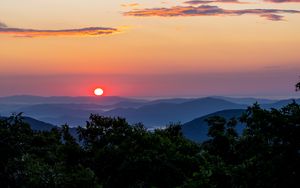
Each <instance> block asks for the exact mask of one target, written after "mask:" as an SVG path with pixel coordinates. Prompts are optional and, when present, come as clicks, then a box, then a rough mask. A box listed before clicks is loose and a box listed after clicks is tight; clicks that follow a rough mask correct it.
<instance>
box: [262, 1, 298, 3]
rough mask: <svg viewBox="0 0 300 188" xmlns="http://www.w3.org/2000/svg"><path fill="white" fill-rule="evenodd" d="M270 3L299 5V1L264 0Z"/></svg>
mask: <svg viewBox="0 0 300 188" xmlns="http://www.w3.org/2000/svg"><path fill="white" fill-rule="evenodd" d="M264 1H268V2H272V3H300V0H264Z"/></svg>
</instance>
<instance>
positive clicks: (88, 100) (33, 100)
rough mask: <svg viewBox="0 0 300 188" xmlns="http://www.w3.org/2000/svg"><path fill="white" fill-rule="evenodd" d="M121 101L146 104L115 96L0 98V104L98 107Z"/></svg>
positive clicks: (21, 96)
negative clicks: (92, 105) (84, 105)
mask: <svg viewBox="0 0 300 188" xmlns="http://www.w3.org/2000/svg"><path fill="white" fill-rule="evenodd" d="M123 101H131V102H147V101H146V100H141V99H130V98H124V97H115V96H101V97H97V96H93V97H88V96H86V97H69V96H53V97H41V96H31V95H17V96H8V97H0V104H31V105H33V104H45V103H46V104H70V103H72V104H78V103H79V104H99V105H112V104H116V103H119V102H123Z"/></svg>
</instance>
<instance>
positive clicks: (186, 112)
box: [0, 95, 300, 128]
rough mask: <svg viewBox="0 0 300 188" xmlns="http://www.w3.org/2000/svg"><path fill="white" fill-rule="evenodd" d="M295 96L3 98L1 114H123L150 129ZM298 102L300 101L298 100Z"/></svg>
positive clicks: (57, 121) (73, 121)
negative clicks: (274, 98) (144, 98)
mask: <svg viewBox="0 0 300 188" xmlns="http://www.w3.org/2000/svg"><path fill="white" fill-rule="evenodd" d="M291 101H292V99H287V100H269V99H256V98H231V97H222V96H216V97H206V98H171V99H158V100H143V99H132V98H124V97H108V96H105V97H39V96H28V95H20V96H10V97H0V115H2V116H9V115H11V114H12V113H13V112H15V113H19V112H23V113H24V115H25V116H29V117H32V118H35V119H38V120H41V121H44V122H49V123H50V124H53V125H62V124H69V125H70V126H79V125H80V126H84V125H85V124H86V121H87V120H88V118H89V115H90V114H91V113H93V114H99V115H103V116H120V117H124V118H126V119H127V120H128V121H129V123H138V122H141V123H143V124H144V125H145V126H146V127H148V128H155V127H163V126H165V125H167V124H169V123H170V122H181V123H186V122H188V121H190V120H192V119H195V118H198V117H202V116H205V115H208V114H211V113H214V112H218V111H222V110H232V109H246V108H247V106H249V105H251V104H253V103H254V102H258V103H260V104H261V106H262V107H263V108H267V109H269V108H280V107H282V106H284V105H286V104H288V103H290V102H291ZM297 102H300V100H299V99H297Z"/></svg>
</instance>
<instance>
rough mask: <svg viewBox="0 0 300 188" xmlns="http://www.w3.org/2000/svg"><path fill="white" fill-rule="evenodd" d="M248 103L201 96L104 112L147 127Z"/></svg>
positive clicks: (183, 120)
mask: <svg viewBox="0 0 300 188" xmlns="http://www.w3.org/2000/svg"><path fill="white" fill-rule="evenodd" d="M245 108H246V105H240V104H235V103H231V102H228V101H225V100H221V99H216V98H210V97H207V98H200V99H193V100H188V101H187V102H183V103H167V102H162V103H157V104H150V105H145V106H142V107H139V108H117V109H114V110H111V111H107V112H104V113H102V115H104V116H120V117H124V118H126V119H127V120H128V121H129V122H130V123H138V122H142V123H144V124H145V126H146V127H148V128H149V127H161V126H165V125H167V124H169V123H170V122H187V121H189V120H191V119H194V118H196V117H199V116H203V115H207V114H210V113H213V112H216V111H220V110H225V109H245Z"/></svg>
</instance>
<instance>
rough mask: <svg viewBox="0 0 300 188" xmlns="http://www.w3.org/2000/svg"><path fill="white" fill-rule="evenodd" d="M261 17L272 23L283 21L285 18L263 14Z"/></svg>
mask: <svg viewBox="0 0 300 188" xmlns="http://www.w3.org/2000/svg"><path fill="white" fill-rule="evenodd" d="M260 17H263V18H266V19H268V20H271V21H281V20H283V16H281V15H276V14H262V15H260Z"/></svg>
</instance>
